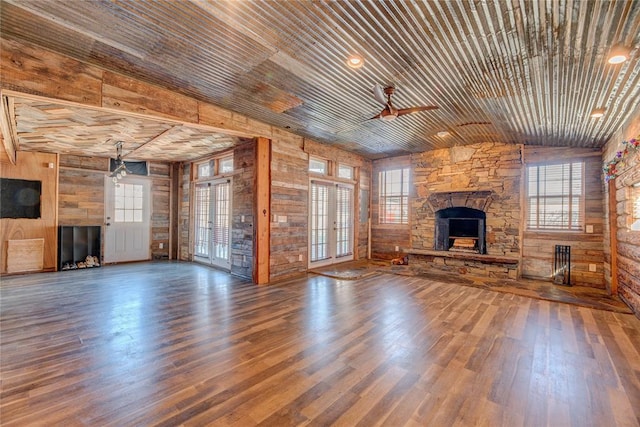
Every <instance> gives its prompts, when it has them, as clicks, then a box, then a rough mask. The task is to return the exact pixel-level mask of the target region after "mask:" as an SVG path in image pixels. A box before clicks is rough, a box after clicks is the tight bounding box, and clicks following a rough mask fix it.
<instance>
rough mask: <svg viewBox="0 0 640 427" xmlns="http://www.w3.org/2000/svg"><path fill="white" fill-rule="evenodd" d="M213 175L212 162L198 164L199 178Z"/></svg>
mask: <svg viewBox="0 0 640 427" xmlns="http://www.w3.org/2000/svg"><path fill="white" fill-rule="evenodd" d="M208 176H211V162H206V163H200V164H199V165H198V178H206V177H208Z"/></svg>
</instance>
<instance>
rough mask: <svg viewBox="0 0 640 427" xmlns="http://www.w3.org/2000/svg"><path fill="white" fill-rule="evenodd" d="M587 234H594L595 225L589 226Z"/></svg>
mask: <svg viewBox="0 0 640 427" xmlns="http://www.w3.org/2000/svg"><path fill="white" fill-rule="evenodd" d="M586 231H587V233H593V225H591V224H589V225H587V230H586Z"/></svg>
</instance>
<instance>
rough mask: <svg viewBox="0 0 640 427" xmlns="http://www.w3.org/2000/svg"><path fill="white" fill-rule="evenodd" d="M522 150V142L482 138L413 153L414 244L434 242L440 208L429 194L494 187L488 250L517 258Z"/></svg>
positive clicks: (426, 245)
mask: <svg viewBox="0 0 640 427" xmlns="http://www.w3.org/2000/svg"><path fill="white" fill-rule="evenodd" d="M521 150H522V148H521V146H520V145H513V144H497V143H481V144H473V145H466V146H464V147H453V148H450V149H441V150H435V151H430V152H424V153H420V154H414V155H412V156H411V166H412V171H413V183H414V191H415V194H413V195H412V202H411V224H412V229H411V247H412V249H417V250H425V249H426V250H429V249H433V247H434V232H435V213H434V212H433V210H432V209H431V207H430V205H429V203H428V200H427V199H428V197H429V196H430V195H432V194H434V193H438V192H454V191H483V190H489V191H491V192H492V199H493V200H492V202H491V205H490V206H489V208H488V210H487V212H486V213H487V222H486V244H487V254H488V255H499V256H512V257H514V258H518V257H519V256H520V248H521V230H520V222H521V218H520V212H521V209H520V181H521V175H522V170H523V169H522V160H521Z"/></svg>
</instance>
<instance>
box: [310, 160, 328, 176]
mask: <svg viewBox="0 0 640 427" xmlns="http://www.w3.org/2000/svg"><path fill="white" fill-rule="evenodd" d="M309 172H313V173H318V174H321V175H327V174H328V173H329V162H327V161H326V160H321V159H313V158H311V159H309Z"/></svg>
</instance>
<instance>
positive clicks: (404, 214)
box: [378, 168, 409, 224]
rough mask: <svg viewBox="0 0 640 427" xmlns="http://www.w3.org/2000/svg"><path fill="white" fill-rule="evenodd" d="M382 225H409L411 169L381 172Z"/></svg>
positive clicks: (380, 201) (380, 200)
mask: <svg viewBox="0 0 640 427" xmlns="http://www.w3.org/2000/svg"><path fill="white" fill-rule="evenodd" d="M378 178H379V181H380V182H379V194H380V199H379V203H380V212H379V213H380V219H379V222H380V224H408V223H409V168H403V169H392V170H388V171H383V172H380V174H379V176H378Z"/></svg>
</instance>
